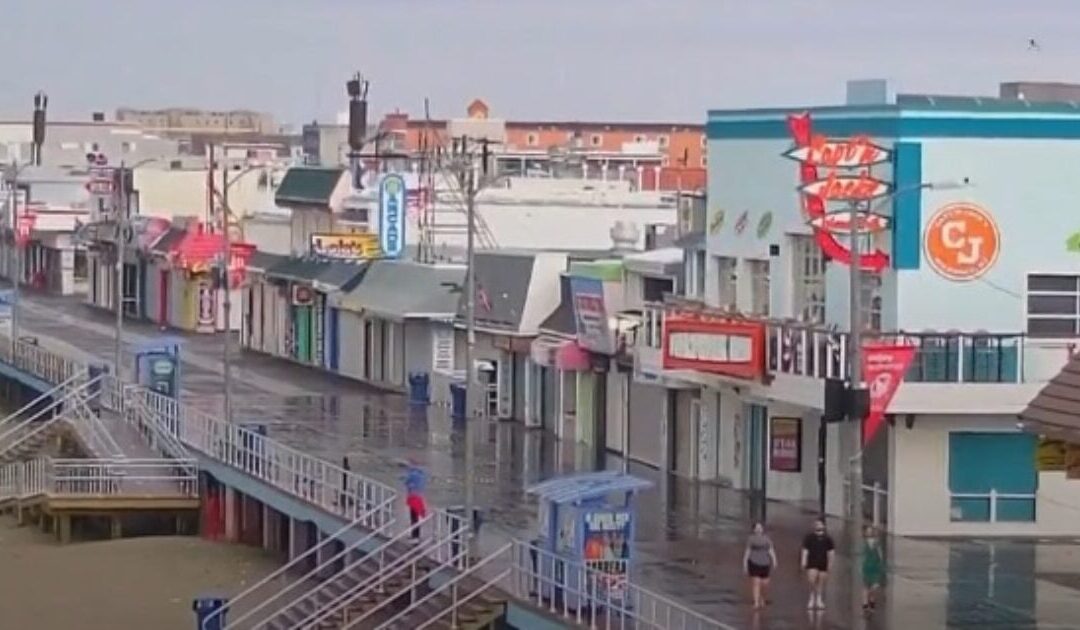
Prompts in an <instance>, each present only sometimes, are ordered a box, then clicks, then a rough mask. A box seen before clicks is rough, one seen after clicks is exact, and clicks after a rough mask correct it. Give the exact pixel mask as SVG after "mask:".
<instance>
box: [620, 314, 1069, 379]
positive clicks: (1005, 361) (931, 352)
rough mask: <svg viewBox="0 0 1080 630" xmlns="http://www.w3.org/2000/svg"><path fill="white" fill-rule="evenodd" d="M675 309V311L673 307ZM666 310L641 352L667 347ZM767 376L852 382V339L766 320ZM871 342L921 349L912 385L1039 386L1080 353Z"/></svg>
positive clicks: (977, 339) (989, 342)
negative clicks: (664, 340)
mask: <svg viewBox="0 0 1080 630" xmlns="http://www.w3.org/2000/svg"><path fill="white" fill-rule="evenodd" d="M668 308H670V307H668ZM664 310H665V307H664V306H660V305H652V306H650V307H648V308H646V310H645V313H644V315H643V325H642V326H641V327H640V328H639V330H638V334H637V336H636V339H635V340H634V341H635V343H636V344H637V345H638V346H641V345H645V346H648V347H652V348H659V347H660V346H661V336H662V330H663V328H662V325H663V318H664ZM761 321H762V322H763V323H764V325H765V329H766V348H765V356H766V366H765V367H766V372H767V373H769V374H773V375H776V374H782V375H787V376H806V377H809V378H816V379H825V378H840V379H844V378H847V377H848V376H849V369H848V351H849V347H848V339H849V337H848V333H846V332H841V331H837V330H834V329H829V328H825V327H822V326H820V325H807V324H802V323H798V322H790V321H779V320H761ZM864 340H865V341H873V340H890V341H897V342H902V343H908V344H911V345H914V346H915V349H916V353H915V359H914V361H912V364H911V368H910V369H909V370H908V373H907V374H906V375H905V381H906V382H908V383H1002V384H1017V383H1038V382H1045V381H1047V380H1049V379H1050V378H1052V377H1053V376H1054V375H1055V374H1056V373H1057V371H1058V370H1060V369H1061V367H1062V366H1064V364H1065V363H1066V362H1067V361H1068V360H1069V358H1070V357H1071V356H1072V354H1073V352H1074V351H1075V350H1076V349H1078V348H1080V339H1077V340H1073V341H1069V340H1060V339H1053V340H1052V339H1041V338H1031V337H1028V336H1027V335H1025V334H1023V333H991V332H983V331H978V332H958V331H949V332H936V331H932V332H906V331H899V332H888V333H881V332H867V333H866V334H865V335H864Z"/></svg>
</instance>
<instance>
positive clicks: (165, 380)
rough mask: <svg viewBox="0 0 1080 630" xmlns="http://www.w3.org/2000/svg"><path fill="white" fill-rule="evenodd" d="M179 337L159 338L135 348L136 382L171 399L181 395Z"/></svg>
mask: <svg viewBox="0 0 1080 630" xmlns="http://www.w3.org/2000/svg"><path fill="white" fill-rule="evenodd" d="M183 343H184V340H183V339H180V338H179V337H158V338H157V339H154V340H153V341H147V342H144V343H142V344H139V345H138V346H136V347H135V380H136V382H138V384H139V385H142V386H143V387H146V388H147V389H152V390H154V391H156V392H158V393H160V394H163V395H165V396H168V397H170V398H176V397H177V396H179V394H180V346H181V345H183Z"/></svg>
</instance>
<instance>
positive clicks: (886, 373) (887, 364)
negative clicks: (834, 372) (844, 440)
mask: <svg viewBox="0 0 1080 630" xmlns="http://www.w3.org/2000/svg"><path fill="white" fill-rule="evenodd" d="M914 359H915V346H913V345H910V344H898V343H878V342H874V343H866V344H863V381H864V382H866V383H867V384H868V385H867V386H868V387H869V389H870V413H868V414H867V416H866V421H865V422H863V444H864V445H866V444H869V443H870V440H872V439H874V435H875V434H876V433H877V432H878V430H880V429H881V427H882V425H883V424H885V412H886V411H888V410H889V403H890V402H892V399H893V396H895V395H896V390H898V389H900V383H902V382H903V380H904V374H906V373H907V370H908V366H910V365H911V362H912V361H913V360H914Z"/></svg>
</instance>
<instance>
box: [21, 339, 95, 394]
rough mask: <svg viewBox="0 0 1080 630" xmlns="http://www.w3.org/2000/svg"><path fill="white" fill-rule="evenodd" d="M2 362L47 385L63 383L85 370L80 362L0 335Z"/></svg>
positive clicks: (35, 344) (30, 343)
mask: <svg viewBox="0 0 1080 630" xmlns="http://www.w3.org/2000/svg"><path fill="white" fill-rule="evenodd" d="M0 361H3V362H4V363H7V364H9V365H13V366H15V367H17V368H19V369H20V370H24V371H26V372H28V373H30V374H32V375H34V376H36V377H38V378H40V379H42V380H43V381H45V382H47V383H63V382H64V381H66V380H68V379H69V378H71V376H72V375H73V374H75V373H76V372H78V371H79V370H81V369H82V368H83V366H82V365H81V363H80V362H78V361H75V360H73V359H69V358H67V357H65V356H63V355H61V354H59V353H56V352H53V351H51V350H48V349H46V348H43V347H41V346H39V345H38V344H37V343H34V342H31V341H27V340H25V339H18V340H15V341H14V342H12V341H11V340H10V339H9V338H8V337H7V336H3V335H0Z"/></svg>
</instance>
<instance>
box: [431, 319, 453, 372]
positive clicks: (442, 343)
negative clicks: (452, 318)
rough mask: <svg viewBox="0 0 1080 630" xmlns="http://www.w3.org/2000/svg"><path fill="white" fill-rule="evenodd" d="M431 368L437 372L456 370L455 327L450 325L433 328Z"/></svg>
mask: <svg viewBox="0 0 1080 630" xmlns="http://www.w3.org/2000/svg"><path fill="white" fill-rule="evenodd" d="M431 369H432V371H434V372H435V373H437V374H451V373H453V371H454V329H453V328H450V327H449V326H437V327H435V328H433V329H432V330H431Z"/></svg>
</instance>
